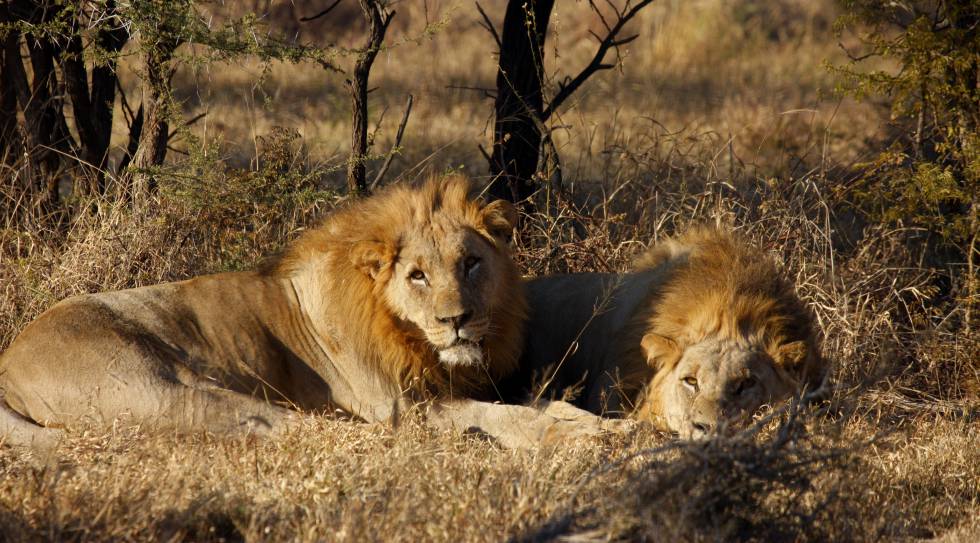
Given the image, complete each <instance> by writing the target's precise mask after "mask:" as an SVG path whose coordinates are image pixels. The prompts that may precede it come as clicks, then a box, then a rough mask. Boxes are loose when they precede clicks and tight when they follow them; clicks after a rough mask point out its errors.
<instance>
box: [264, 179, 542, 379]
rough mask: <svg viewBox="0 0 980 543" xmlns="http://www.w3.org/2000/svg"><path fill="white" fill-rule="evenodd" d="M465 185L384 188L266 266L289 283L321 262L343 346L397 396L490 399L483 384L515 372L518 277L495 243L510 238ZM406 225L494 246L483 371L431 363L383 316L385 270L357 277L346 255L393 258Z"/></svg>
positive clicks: (428, 352)
mask: <svg viewBox="0 0 980 543" xmlns="http://www.w3.org/2000/svg"><path fill="white" fill-rule="evenodd" d="M469 192H470V184H469V182H468V181H467V180H466V179H465V178H462V177H456V176H454V177H449V178H445V179H443V180H440V181H430V182H428V183H426V184H425V185H423V186H422V187H421V188H419V189H413V188H411V187H408V186H405V185H398V186H394V187H392V188H390V189H389V190H388V191H387V192H386V193H385V195H384V197H383V198H371V199H368V200H366V201H363V202H359V203H358V205H355V206H351V207H349V208H347V209H344V210H341V211H339V212H337V213H334V214H333V215H332V216H331V217H330V218H329V219H328V220H327V222H326V223H324V225H323V226H321V227H320V228H317V229H314V230H311V231H309V232H307V233H305V234H304V235H303V236H301V237H300V238H299V239H297V240H296V241H295V242H294V243H293V244H292V245H291V246H290V247H289V249H288V250H287V251H286V252H285V253H284V255H282V256H281V257H280V258H279V259H278V261H276V262H273V263H271V264H269V265H267V266H266V270H265V272H266V273H267V274H269V275H272V276H291V275H295V274H297V273H299V272H300V271H302V270H304V269H306V268H308V267H309V266H310V264H311V263H314V262H316V261H323V262H324V263H325V273H324V274H323V275H322V277H323V278H324V281H323V282H322V285H321V288H322V289H323V290H324V291H325V292H327V293H328V294H327V297H328V298H330V299H332V300H336V301H337V303H335V304H334V305H332V306H331V307H330V311H333V312H336V314H337V315H338V316H339V318H338V319H337V322H339V323H341V324H343V325H345V326H346V329H344V330H343V331H341V334H342V335H343V337H344V341H346V342H348V343H349V344H351V345H353V346H355V347H356V349H357V350H358V351H360V352H362V353H364V355H365V357H364V360H365V361H366V362H367V363H371V364H375V365H377V367H378V369H379V370H380V371H381V372H382V373H383V374H384V375H385V376H386V378H388V379H391V380H392V382H394V383H398V385H399V386H400V387H401V388H402V389H403V390H410V389H411V390H417V391H418V392H421V393H424V394H426V395H432V394H435V395H446V396H448V395H449V394H451V393H453V394H459V395H461V396H464V397H465V396H473V395H476V396H481V397H486V396H488V395H490V392H491V391H492V388H491V386H490V382H491V380H494V379H499V378H501V377H503V376H504V375H507V374H509V373H511V372H512V371H513V370H514V369H515V368H516V366H517V361H518V357H519V356H520V351H521V347H522V342H523V339H524V336H523V332H524V329H523V323H524V320H525V319H526V307H527V306H526V301H525V299H524V295H523V290H522V289H521V288H520V287H519V286H518V285H519V282H520V273H519V272H518V270H517V267H516V266H514V265H513V264H512V263H511V262H512V261H511V260H510V256H509V255H510V252H509V249H508V247H507V246H506V244H504V243H503V242H502V241H501V237H500V234H501V232H500V231H491V230H490V229H491V228H494V227H496V228H497V229H500V228H502V229H504V230H506V234H507V236H509V234H510V231H509V230H510V228H511V225H510V224H509V223H507V222H506V221H505V222H501V223H498V224H496V225H493V224H491V225H487V224H486V223H485V220H484V217H483V216H482V215H481V209H482V206H481V205H480V203H479V202H477V201H475V200H473V199H471V198H470V196H469ZM412 225H428V226H429V227H430V228H431V229H432V230H433V232H434V235H436V236H439V235H440V233H441V232H443V231H446V230H449V229H454V228H471V229H473V230H475V231H478V232H480V233H481V234H483V235H484V236H486V237H487V238H488V239H492V240H494V243H495V248H496V251H497V253H498V254H499V256H500V259H501V260H504V259H506V262H508V263H511V265H508V266H505V267H503V270H502V271H503V273H504V274H505V276H504V281H505V284H506V285H508V287H507V288H504V289H501V290H500V291H499V292H500V294H501V299H499V300H495V301H494V317H495V318H494V327H493V333H492V334H491V335H490V336H489V337H488V338H487V345H486V347H487V350H488V359H489V360H490V362H491V363H490V364H489V365H488V367H486V368H482V367H481V368H456V369H455V370H454V371H452V372H450V370H449V369H447V368H446V367H445V366H443V365H442V364H440V363H439V362H438V360H437V359H436V356H435V353H434V351H433V350H432V349H431V347H430V346H429V345H428V344H427V342H426V340H425V338H424V337H421V336H420V335H419V334H418V331H417V330H415V329H413V328H411V327H405V326H404V325H403V324H402V323H399V322H398V320H397V319H396V317H395V316H394V315H392V314H391V312H390V311H388V310H387V309H386V308H385V307H383V305H384V301H383V299H382V292H383V291H384V288H385V286H386V285H387V283H388V282H389V281H390V280H391V271H392V267H391V265H390V263H388V264H385V265H383V266H382V267H381V269H380V270H379V273H378V276H377V277H376V278H374V279H372V278H371V277H369V276H367V275H365V274H363V273H361V271H360V270H358V269H357V267H356V265H355V263H354V262H353V261H352V258H351V255H352V254H354V253H355V252H356V251H357V246H358V244H360V243H364V242H380V243H381V244H382V245H383V248H382V250H383V251H384V252H385V253H386V254H387V255H389V257H393V255H396V254H397V253H398V251H399V248H400V245H401V244H403V243H405V242H406V241H407V240H406V239H405V235H406V232H408V230H409V227H410V226H412Z"/></svg>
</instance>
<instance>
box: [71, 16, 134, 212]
mask: <svg viewBox="0 0 980 543" xmlns="http://www.w3.org/2000/svg"><path fill="white" fill-rule="evenodd" d="M105 9H106V12H105V13H106V15H105V16H106V17H107V18H108V19H109V20H108V21H107V22H104V23H103V26H102V27H101V28H100V29H99V30H98V32H97V34H96V38H95V41H96V45H97V47H98V48H99V49H100V51H102V52H103V54H105V55H107V57H108V58H107V59H106V60H105V62H104V63H103V64H102V65H96V66H94V67H93V68H92V82H91V91H90V90H89V77H88V76H89V74H88V69H87V68H86V67H85V60H84V58H83V51H82V47H83V46H82V37H81V36H80V35H78V34H75V35H73V36H72V37H71V39H69V41H68V44H67V47H66V50H65V54H64V55H62V58H61V69H62V73H64V77H65V86H66V87H67V89H68V94H69V96H70V97H71V101H72V110H73V112H74V119H75V126H76V127H77V128H78V133H79V136H80V138H79V140H80V141H79V146H80V147H81V159H82V162H83V163H84V165H85V166H87V167H88V168H89V169H90V171H89V175H88V176H87V177H88V179H89V180H90V183H91V184H90V186H89V187H88V191H89V193H91V194H102V193H103V192H104V189H105V171H106V167H107V166H108V158H109V142H110V139H111V137H112V108H113V105H114V104H115V100H116V57H115V55H116V53H118V52H119V51H120V50H121V49H122V47H123V45H125V43H126V40H127V38H128V31H127V30H126V28H125V27H124V26H122V25H119V24H116V22H115V21H114V20H113V18H112V17H113V16H114V14H115V2H113V1H111V0H110V1H109V2H107V3H106V7H105Z"/></svg>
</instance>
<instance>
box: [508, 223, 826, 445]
mask: <svg viewBox="0 0 980 543" xmlns="http://www.w3.org/2000/svg"><path fill="white" fill-rule="evenodd" d="M526 286H527V289H528V301H529V303H530V307H531V310H530V318H529V320H528V330H529V332H528V339H527V343H526V347H525V353H524V355H523V358H522V367H521V371H520V372H519V373H517V374H515V375H514V376H512V378H510V379H508V380H507V382H506V389H507V391H508V392H507V394H510V395H511V397H512V399H513V400H521V401H525V400H526V399H527V394H528V393H529V392H530V388H531V387H530V386H529V385H531V384H532V383H533V386H534V387H535V388H536V389H537V392H536V393H535V396H536V397H563V396H569V395H574V396H575V398H576V400H575V404H576V405H577V406H578V407H581V408H585V409H588V410H589V411H591V412H593V413H598V414H612V415H626V416H630V417H633V418H636V419H639V420H646V421H650V422H652V423H653V424H654V425H655V426H657V427H658V428H660V429H662V430H665V431H669V432H672V433H675V434H678V435H680V436H682V437H684V438H699V437H702V436H705V435H707V434H709V433H711V432H712V431H714V430H716V429H718V428H719V427H720V426H726V427H737V426H738V424H739V423H741V422H745V421H746V420H748V419H749V418H750V417H751V415H752V414H754V413H755V412H756V411H757V410H758V409H759V408H760V407H761V406H763V405H764V404H772V403H774V402H778V401H780V400H783V399H786V398H788V397H790V396H791V395H792V394H794V393H796V392H798V391H800V390H802V389H803V388H804V387H805V388H806V389H808V390H813V389H814V388H816V387H818V386H819V385H820V384H821V383H822V380H823V377H824V374H825V370H826V368H825V365H824V362H823V359H822V358H821V357H820V355H819V352H818V346H817V342H816V339H815V334H814V329H813V321H812V317H811V314H810V312H809V311H808V309H807V307H806V306H805V305H804V304H803V303H802V302H801V301H800V299H799V298H798V297H797V296H796V294H795V292H794V290H793V287H792V285H791V284H790V283H789V282H788V281H786V280H784V279H782V278H781V277H780V274H779V273H778V270H777V269H776V267H775V266H774V265H773V264H772V262H771V261H770V260H769V259H768V258H767V257H765V256H763V255H762V254H761V253H760V252H759V251H757V250H756V249H754V248H752V247H751V246H749V245H748V244H746V243H744V242H742V241H740V240H738V239H737V238H735V237H733V236H732V235H731V234H728V233H724V232H722V231H721V230H718V229H711V228H697V229H693V230H691V231H690V232H688V233H687V234H685V235H682V236H680V237H678V238H676V239H670V240H667V241H665V242H663V243H660V244H658V245H656V246H655V247H653V248H652V249H651V250H650V251H648V252H647V253H646V254H644V255H643V256H641V257H640V258H639V259H638V260H637V262H636V264H635V266H634V271H632V272H631V273H626V274H596V273H583V274H572V275H557V276H550V277H543V278H539V279H534V280H531V281H528V282H527V283H526Z"/></svg>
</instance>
